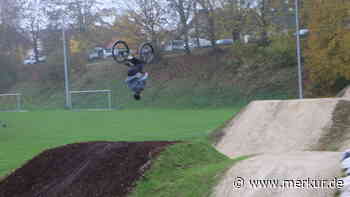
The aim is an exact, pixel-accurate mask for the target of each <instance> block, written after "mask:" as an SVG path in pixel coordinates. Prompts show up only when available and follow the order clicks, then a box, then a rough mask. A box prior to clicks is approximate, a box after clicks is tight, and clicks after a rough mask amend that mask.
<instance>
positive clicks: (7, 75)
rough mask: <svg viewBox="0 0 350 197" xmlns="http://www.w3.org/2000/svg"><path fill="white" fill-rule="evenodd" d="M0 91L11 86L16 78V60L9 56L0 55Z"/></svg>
mask: <svg viewBox="0 0 350 197" xmlns="http://www.w3.org/2000/svg"><path fill="white" fill-rule="evenodd" d="M0 59H1V63H0V69H1V72H0V91H1V90H6V89H8V88H10V86H12V85H13V84H14V83H15V82H16V79H17V69H16V66H17V65H18V64H19V62H17V60H16V59H15V58H13V57H11V56H7V55H0Z"/></svg>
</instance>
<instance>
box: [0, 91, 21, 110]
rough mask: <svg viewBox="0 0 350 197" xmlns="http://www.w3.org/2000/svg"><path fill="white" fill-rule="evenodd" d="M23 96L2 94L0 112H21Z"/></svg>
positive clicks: (0, 95)
mask: <svg viewBox="0 0 350 197" xmlns="http://www.w3.org/2000/svg"><path fill="white" fill-rule="evenodd" d="M21 110H22V94H20V93H14V94H0V111H21Z"/></svg>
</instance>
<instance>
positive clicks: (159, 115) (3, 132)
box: [0, 108, 238, 177]
mask: <svg viewBox="0 0 350 197" xmlns="http://www.w3.org/2000/svg"><path fill="white" fill-rule="evenodd" d="M237 111H238V109H234V108H231V109H208V110H173V109H135V110H120V111H109V112H108V111H106V112H102V111H101V112H87V111H81V112H70V111H42V112H25V113H5V112H3V113H0V121H2V122H5V123H6V124H7V128H3V127H0V177H1V176H5V175H6V174H8V173H10V172H11V170H13V169H15V168H18V167H19V166H20V165H22V164H23V163H24V162H25V161H27V160H28V159H31V158H32V157H33V156H35V155H36V154H38V153H40V152H41V151H43V150H45V149H47V148H52V147H56V146H60V145H63V144H69V143H75V142H82V141H101V140H103V141H106V140H107V141H149V140H185V141H195V140H198V139H199V140H201V139H203V140H204V139H205V138H206V137H207V136H208V134H209V133H210V132H211V131H212V130H213V129H215V128H217V127H218V126H220V125H221V124H222V123H224V122H225V121H226V120H227V119H229V118H230V117H231V116H232V115H233V114H234V113H235V112H237Z"/></svg>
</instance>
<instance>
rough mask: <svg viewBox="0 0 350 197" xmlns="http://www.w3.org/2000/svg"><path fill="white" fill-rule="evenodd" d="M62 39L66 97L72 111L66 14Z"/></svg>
mask: <svg viewBox="0 0 350 197" xmlns="http://www.w3.org/2000/svg"><path fill="white" fill-rule="evenodd" d="M62 39H63V56H64V84H65V95H66V105H65V106H66V108H68V109H71V100H70V94H69V79H68V55H67V44H66V30H65V20H64V14H63V15H62Z"/></svg>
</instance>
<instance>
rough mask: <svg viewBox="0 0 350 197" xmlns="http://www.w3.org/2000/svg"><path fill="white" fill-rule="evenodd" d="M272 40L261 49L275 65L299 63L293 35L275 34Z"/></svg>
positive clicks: (285, 65)
mask: <svg viewBox="0 0 350 197" xmlns="http://www.w3.org/2000/svg"><path fill="white" fill-rule="evenodd" d="M271 41H272V42H271V44H270V45H269V46H268V47H265V48H260V49H261V50H262V53H263V54H264V55H266V57H269V58H270V59H271V62H272V63H273V64H274V65H278V66H281V67H289V66H295V65H296V64H297V58H296V42H295V40H294V38H293V37H292V36H285V35H281V36H275V37H272V38H271Z"/></svg>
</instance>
